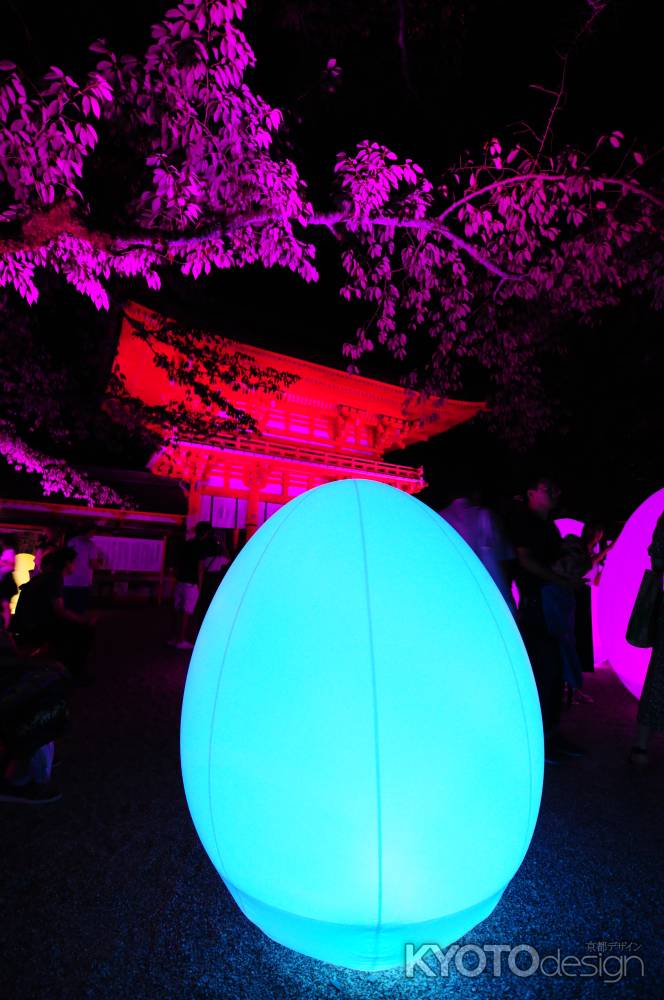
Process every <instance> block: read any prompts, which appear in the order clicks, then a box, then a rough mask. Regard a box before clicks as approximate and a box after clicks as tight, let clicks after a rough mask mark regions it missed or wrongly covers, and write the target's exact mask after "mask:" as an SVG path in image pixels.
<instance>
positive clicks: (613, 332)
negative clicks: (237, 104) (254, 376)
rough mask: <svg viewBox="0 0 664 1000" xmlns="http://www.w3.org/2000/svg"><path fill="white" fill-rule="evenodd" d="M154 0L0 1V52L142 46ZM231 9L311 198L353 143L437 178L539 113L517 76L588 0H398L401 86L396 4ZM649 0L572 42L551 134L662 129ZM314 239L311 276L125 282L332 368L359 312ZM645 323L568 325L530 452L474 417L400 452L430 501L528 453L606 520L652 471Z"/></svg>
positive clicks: (652, 377)
mask: <svg viewBox="0 0 664 1000" xmlns="http://www.w3.org/2000/svg"><path fill="white" fill-rule="evenodd" d="M167 6H169V5H168V4H162V3H159V2H156V0H141V2H140V3H136V2H135V0H134V2H132V3H129V2H128V0H114V2H113V3H105V2H101V3H98V4H92V3H90V2H88V0H61V2H59V3H57V4H51V3H46V2H44V0H0V19H1V20H0V23H2V26H3V31H2V34H1V35H0V37H1V38H2V42H1V44H0V48H1V49H2V52H0V58H10V59H13V60H14V61H16V62H18V63H19V64H20V65H22V66H23V67H24V68H25V69H26V70H27V71H28V72H29V73H31V74H33V75H35V76H38V75H39V74H40V73H41V72H43V71H44V70H46V69H47V68H48V66H49V65H50V64H51V63H57V64H58V65H61V66H63V68H65V69H67V70H68V71H70V72H73V73H74V74H75V73H76V72H81V71H83V70H84V69H86V68H89V67H90V66H91V65H92V62H93V56H92V55H90V54H87V53H86V46H87V44H88V43H89V42H90V41H92V40H93V39H95V38H97V37H100V36H103V37H106V38H107V39H108V40H109V41H110V42H111V44H112V45H113V46H114V47H115V48H116V50H118V51H133V52H139V53H140V51H142V49H143V48H144V46H145V43H146V42H147V40H148V37H149V25H150V24H151V23H152V21H153V20H155V19H156V18H158V17H159V15H160V14H161V13H162V12H163V11H164V10H165V9H166V8H167ZM249 7H250V11H249V12H248V15H247V18H246V22H245V30H246V31H247V34H248V37H249V40H250V42H251V43H252V45H253V46H254V49H255V51H256V55H257V61H258V66H257V70H256V72H255V76H254V79H253V80H252V83H253V85H254V86H255V88H256V89H257V90H258V91H259V92H261V93H262V94H263V95H264V96H265V97H266V98H267V99H268V100H269V101H271V102H272V103H273V104H275V105H277V106H279V107H281V108H283V109H284V110H286V111H287V112H289V111H290V112H291V114H290V115H289V116H288V118H287V121H288V124H289V138H290V142H291V143H292V149H290V150H287V152H288V155H291V156H292V157H293V158H294V159H295V161H296V163H297V164H298V166H299V168H300V171H301V173H302V175H303V176H304V177H305V178H306V179H307V180H308V182H309V185H310V189H311V193H312V196H313V198H314V200H315V201H316V202H317V204H318V205H320V206H321V207H324V206H325V198H326V197H327V192H329V185H330V180H331V177H332V168H333V165H334V158H335V154H336V152H337V151H339V150H341V149H350V148H352V146H353V145H354V144H355V143H356V142H358V141H359V140H361V139H364V138H370V139H375V140H378V141H382V142H385V143H386V144H388V145H391V146H392V148H394V149H395V150H396V151H397V152H398V153H400V154H402V155H405V156H411V157H413V158H414V159H416V160H418V161H419V162H421V163H422V165H423V166H424V167H425V169H427V170H428V171H429V172H430V174H431V175H435V173H436V167H437V165H440V167H443V166H445V165H447V164H448V163H450V162H451V161H453V160H454V158H455V156H456V155H458V153H459V151H462V150H463V149H465V148H468V149H475V150H477V151H478V152H479V151H480V149H481V145H482V143H483V141H484V140H485V139H487V138H489V137H490V136H492V135H498V136H501V137H504V138H506V137H507V136H508V134H509V132H508V126H510V125H513V124H515V123H517V122H519V121H521V120H527V121H529V122H531V123H532V124H534V125H539V124H540V123H541V121H542V116H543V115H545V114H546V110H547V104H546V99H545V98H544V96H543V95H542V94H541V93H538V92H537V91H535V90H533V89H532V88H531V87H530V86H529V85H530V84H533V83H535V84H542V85H544V86H555V85H557V83H558V77H559V70H560V64H559V60H558V56H557V54H556V53H557V52H560V51H563V50H564V49H566V48H567V46H568V44H569V42H570V39H571V38H572V37H573V35H574V33H575V32H576V30H577V29H578V27H579V25H580V24H581V22H582V19H583V17H584V15H585V13H586V12H587V10H588V6H587V4H586V3H583V2H581V0H574V2H572V0H541V2H539V3H533V2H532V0H529V2H525V0H484V2H482V0H476V2H472V0H463V2H446V0H406V14H407V19H408V20H407V24H408V29H409V33H408V39H409V42H408V83H410V86H409V85H408V83H407V80H406V78H405V75H404V72H403V67H402V62H401V53H400V50H399V47H398V45H397V42H396V39H397V30H398V12H399V3H397V2H396V0H364V2H363V3H358V0H281V2H276V0H255V2H252V0H249ZM653 7H654V5H653V4H652V3H650V2H649V0H612V2H610V3H609V9H608V10H607V11H606V12H605V13H604V14H603V15H602V17H601V18H600V20H599V21H598V23H597V26H596V29H595V30H594V31H593V33H592V34H591V35H590V36H589V37H587V38H586V39H585V40H584V41H583V43H582V44H581V45H580V46H579V47H578V49H577V50H576V51H575V53H574V55H573V57H572V59H571V62H570V65H569V72H568V78H567V79H568V95H567V99H566V103H565V107H564V109H563V111H562V114H561V116H560V118H559V120H558V124H557V139H558V140H559V141H560V142H565V141H573V142H579V143H580V144H582V145H584V146H586V147H587V146H588V145H589V144H590V143H592V142H593V140H594V138H595V137H596V136H597V135H598V134H600V133H601V132H603V131H606V130H611V129H613V128H619V129H621V130H622V131H623V132H624V133H625V135H626V138H627V141H631V140H632V139H633V138H634V137H638V139H639V140H640V141H641V142H642V143H645V144H646V145H647V146H649V147H650V148H657V147H658V146H660V145H662V144H663V143H662V134H661V111H660V106H661V98H662V95H663V94H664V85H663V84H664V74H663V68H662V67H663V65H664V63H663V61H662V59H661V53H660V39H659V36H658V33H657V32H656V31H655V28H654V24H653V23H652V11H653ZM330 57H335V58H336V59H337V61H338V62H339V64H340V65H341V67H342V69H343V80H342V84H341V86H340V88H339V89H338V91H337V92H336V93H335V94H327V93H325V92H323V91H322V90H321V88H320V86H319V82H318V81H319V79H320V73H321V70H322V68H323V66H324V65H325V63H326V62H327V60H328V59H329V58H330ZM298 119H300V120H298ZM330 243H331V241H330ZM318 245H319V247H320V250H319V268H320V269H321V272H322V278H321V282H320V283H319V285H318V286H305V285H304V283H303V282H301V280H300V279H298V278H295V277H293V275H291V274H290V273H285V272H265V271H263V270H261V269H258V268H256V269H251V270H246V271H244V272H232V273H224V274H222V275H215V276H211V277H210V278H207V279H201V280H199V281H198V282H197V283H196V285H193V284H192V283H191V282H189V281H187V280H185V279H181V278H179V277H178V276H177V275H175V276H171V277H170V278H169V279H168V280H167V281H166V282H165V290H164V293H163V294H162V295H161V296H159V297H157V298H154V297H149V296H147V295H145V294H142V293H141V294H140V295H139V293H138V290H137V291H136V294H137V297H140V298H141V300H142V301H145V302H146V304H147V303H152V304H154V305H155V306H157V307H160V308H162V309H165V308H166V306H168V309H169V310H170V311H171V312H173V313H175V314H176V315H180V316H182V317H183V318H186V319H188V320H190V321H193V322H200V323H201V324H204V325H208V326H211V327H215V328H217V329H220V330H222V331H223V332H224V333H227V334H228V335H230V336H233V337H236V338H237V339H240V340H246V341H249V342H254V343H261V344H263V345H264V346H266V347H271V348H273V349H276V350H283V351H286V352H291V353H294V354H299V355H301V356H304V357H309V358H311V359H313V360H319V361H322V362H324V363H328V364H335V365H338V366H342V365H343V359H342V357H341V350H340V348H341V344H342V343H343V341H344V340H345V339H347V338H349V337H350V336H351V335H352V331H353V327H354V323H355V320H356V318H357V317H355V316H354V315H353V313H352V310H351V308H350V307H349V306H347V305H346V304H345V303H343V302H342V301H341V300H340V299H339V297H338V294H337V289H338V287H339V270H338V264H337V263H336V260H335V249H334V247H333V246H331V245H328V244H327V243H326V240H325V237H322V238H321V239H320V240H318ZM660 326H661V317H660V316H656V315H655V316H653V315H652V314H650V313H649V312H648V310H646V309H644V307H643V306H642V305H640V304H634V303H631V302H629V301H627V302H626V303H625V304H624V306H622V307H621V308H620V309H618V310H616V311H615V312H613V313H612V314H608V315H607V316H605V317H601V318H600V322H599V324H598V325H597V326H596V327H595V328H593V329H591V330H587V329H584V330H579V331H574V334H575V335H574V338H573V340H572V342H573V344H574V348H573V351H572V352H571V354H570V356H569V357H568V359H567V361H566V363H565V365H563V366H562V367H560V366H559V367H558V369H556V370H554V369H552V370H551V371H550V372H549V373H548V375H547V377H548V380H549V383H550V386H551V389H552V390H554V391H557V392H560V393H561V394H562V396H563V410H562V411H561V420H560V422H559V424H558V426H557V428H555V429H554V431H553V432H552V433H550V434H549V435H548V436H547V438H546V439H545V440H542V441H540V442H539V444H538V447H537V450H536V453H535V454H533V455H530V456H527V457H525V458H524V457H522V456H519V455H515V454H513V453H512V452H511V451H510V449H509V448H507V447H506V446H504V445H502V444H499V443H496V442H495V441H494V440H493V439H491V438H489V437H488V436H487V434H486V431H485V430H484V429H483V428H482V427H467V428H464V429H460V430H459V431H455V432H452V433H450V434H447V435H444V436H443V437H441V438H440V439H438V440H437V441H435V442H432V443H431V444H429V445H428V446H426V447H423V448H420V449H415V450H413V451H412V452H411V453H410V454H402V455H401V456H400V460H405V461H412V462H413V463H415V462H418V463H419V462H423V463H424V464H425V466H426V469H427V472H428V474H429V478H430V481H431V482H432V487H433V489H432V491H431V493H430V494H429V496H430V499H431V500H432V502H435V501H436V500H437V499H438V497H443V496H444V494H445V487H446V483H447V482H448V481H449V479H450V478H453V474H454V469H456V468H458V467H459V466H464V465H479V466H481V467H482V468H484V469H485V470H486V472H487V474H488V478H489V479H492V478H493V481H494V485H496V487H497V488H498V489H500V490H509V489H511V488H512V487H513V486H514V485H515V483H516V482H517V480H518V478H519V475H520V473H521V472H522V471H523V470H524V468H525V467H526V464H530V465H532V464H533V463H538V464H539V465H541V466H548V467H550V468H552V469H553V471H555V472H557V473H558V474H559V475H560V477H561V479H562V481H563V484H564V486H565V488H566V491H567V497H568V506H569V508H570V510H571V511H572V512H578V513H580V514H582V515H589V514H591V513H592V512H600V513H601V514H606V515H608V516H610V517H614V518H618V519H621V518H624V517H625V516H627V515H628V514H629V512H630V510H631V509H632V507H633V506H634V505H635V504H636V503H637V502H639V501H640V500H641V499H643V497H644V496H645V495H647V494H648V493H649V492H652V490H653V489H655V488H657V487H660V486H661V485H662V480H663V479H664V475H662V473H663V472H664V469H663V467H662V466H663V464H664V463H662V461H661V457H660V454H659V453H660V452H661V446H660V445H659V442H661V440H662V436H663V433H664V422H663V418H662V414H661V409H662V407H661V382H662V373H663V372H664V350H663V349H662V337H661V333H660ZM565 335H566V336H569V331H566V334H565ZM372 360H373V359H372ZM373 363H374V368H373V369H368V370H367V374H373V373H376V374H383V375H386V376H387V377H391V378H395V377H396V375H397V374H398V373H397V372H396V371H395V370H394V368H393V367H392V366H390V364H389V362H388V360H387V359H386V358H384V357H383V358H382V359H380V358H379V359H378V361H377V362H376V361H375V360H374V361H373ZM469 395H470V393H469Z"/></svg>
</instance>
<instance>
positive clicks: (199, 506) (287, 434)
mask: <svg viewBox="0 0 664 1000" xmlns="http://www.w3.org/2000/svg"><path fill="white" fill-rule="evenodd" d="M130 315H131V316H133V317H134V318H135V319H137V320H140V321H141V322H143V323H149V322H150V317H151V316H152V317H154V314H152V313H150V312H149V311H147V310H145V309H143V308H142V307H139V306H135V305H132V306H131V309H130ZM201 336H204V334H201ZM224 345H225V347H227V348H228V349H230V350H232V351H241V352H242V353H243V354H246V355H249V356H250V357H251V358H252V360H253V361H254V362H255V364H257V365H258V366H262V367H270V368H273V369H274V368H276V369H277V370H279V371H281V372H288V373H291V374H293V375H296V376H297V379H298V380H297V382H295V383H294V384H293V385H292V386H291V387H290V388H289V389H286V390H285V391H284V392H283V393H282V394H281V395H280V397H279V398H277V397H276V396H270V395H267V394H265V393H262V392H255V393H243V394H241V393H237V392H235V393H234V392H231V391H228V390H227V388H226V387H224V392H225V394H226V396H227V398H228V399H229V400H230V401H231V402H233V403H234V404H236V405H238V406H240V407H242V408H243V409H245V410H246V411H248V412H249V413H250V414H251V415H252V416H253V417H254V419H255V420H256V423H257V426H258V429H259V432H260V433H259V434H255V435H251V436H247V435H246V434H238V435H233V434H219V435H217V436H215V437H214V439H211V440H206V441H179V442H178V443H177V444H174V445H168V446H166V447H164V448H162V449H160V450H159V451H158V452H157V453H156V454H155V455H154V456H153V457H152V460H151V463H150V468H151V470H152V471H153V472H154V473H156V474H157V475H162V476H171V477H175V478H178V479H182V480H184V481H186V482H187V483H188V484H189V515H188V520H189V522H190V523H192V522H194V521H197V520H210V521H212V523H213V524H214V525H215V526H217V527H227V528H238V529H239V528H245V527H246V529H247V534H248V535H250V534H251V533H252V532H253V531H255V530H256V528H257V527H258V526H259V525H261V524H262V523H263V521H264V520H265V519H266V518H267V517H269V516H270V514H272V513H274V511H275V510H277V509H278V508H279V507H280V506H281V505H282V504H284V503H286V502H287V501H288V500H291V499H292V498H293V497H295V496H297V495H298V494H299V493H303V492H304V491H305V490H307V489H310V488H311V487H313V486H318V485H320V484H321V483H327V482H331V481H333V480H337V479H346V478H357V477H360V478H364V479H376V480H379V481H380V482H384V483H389V484H391V485H392V486H396V487H398V488H399V489H402V490H405V491H406V492H408V493H417V492H419V490H421V489H422V488H423V487H424V486H425V485H426V483H425V480H424V473H423V469H422V468H412V467H411V466H408V465H397V464H396V463H394V462H385V461H383V460H382V458H383V455H384V454H385V453H386V452H389V451H392V450H394V449H396V448H403V447H405V446H406V445H410V444H414V443H415V442H418V441H425V440H427V439H428V438H430V437H432V436H433V435H434V434H440V433H441V432H443V431H446V430H449V428H451V427H454V426H455V425H456V424H460V423H463V422H464V421H466V420H469V419H470V417H472V416H474V415H475V414H476V413H477V412H478V410H480V409H482V404H481V403H469V402H460V401H457V400H447V401H445V402H442V401H441V400H437V399H428V400H425V401H422V400H417V399H415V398H414V396H413V394H410V393H408V392H407V391H406V390H405V389H402V388H400V387H398V386H394V385H389V384H387V383H385V382H378V381H375V380H374V379H368V378H364V377H362V376H359V375H349V374H348V373H346V372H343V371H337V370H336V369H333V368H327V367H325V366H323V365H319V364H314V363H312V362H310V361H302V360H300V359H297V358H291V357H287V356H286V355H283V354H276V353H275V352H273V351H266V350H263V349H262V348H256V347H252V346H249V345H247V344H240V343H236V342H233V341H230V342H229V341H227V340H226V341H224ZM116 366H117V370H118V371H119V373H120V374H121V375H122V376H124V379H125V382H126V386H127V389H128V390H129V392H130V393H132V394H133V395H135V396H137V397H138V398H140V399H142V400H143V401H144V402H145V403H148V404H150V405H158V404H164V403H167V402H169V401H177V400H180V399H181V398H182V390H181V389H180V388H179V387H177V386H174V385H173V384H172V383H171V382H170V381H169V379H168V376H167V374H166V373H165V372H164V371H163V369H160V368H158V367H157V366H156V365H155V364H154V360H153V355H152V352H151V350H150V348H149V347H148V346H147V345H146V344H145V343H144V341H142V340H141V339H140V338H138V337H137V336H136V335H135V334H134V332H133V331H132V327H131V324H130V323H129V322H128V321H127V320H126V319H125V320H124V322H123V328H122V331H121V336H120V342H119V345H118V353H117V358H116Z"/></svg>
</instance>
